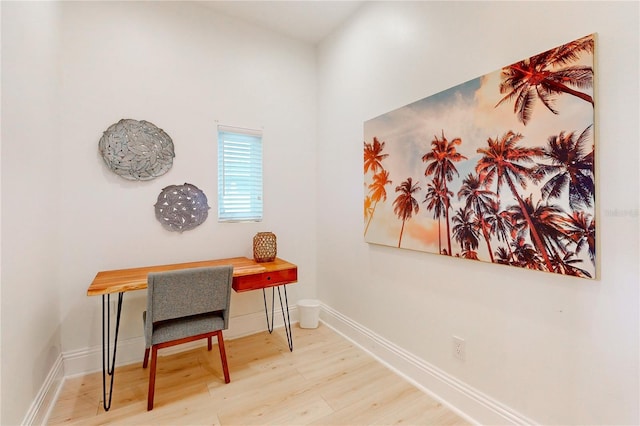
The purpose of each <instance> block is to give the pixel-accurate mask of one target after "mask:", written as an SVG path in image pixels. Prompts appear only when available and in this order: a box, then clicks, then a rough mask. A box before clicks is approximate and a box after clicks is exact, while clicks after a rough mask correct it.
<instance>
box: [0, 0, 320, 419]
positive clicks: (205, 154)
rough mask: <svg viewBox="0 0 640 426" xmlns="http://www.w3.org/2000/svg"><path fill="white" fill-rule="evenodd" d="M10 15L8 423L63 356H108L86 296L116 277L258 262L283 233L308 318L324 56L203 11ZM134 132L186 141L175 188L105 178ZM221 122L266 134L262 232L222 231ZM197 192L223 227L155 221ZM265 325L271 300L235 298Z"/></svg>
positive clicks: (132, 336)
mask: <svg viewBox="0 0 640 426" xmlns="http://www.w3.org/2000/svg"><path fill="white" fill-rule="evenodd" d="M2 8H3V9H2V19H3V21H2V24H3V25H2V64H3V65H2V66H3V69H2V71H3V75H2V78H3V85H2V91H3V93H2V94H3V99H2V102H3V103H2V107H3V108H2V137H3V146H2V148H3V152H2V173H3V176H2V178H3V179H2V184H3V186H2V207H3V211H2V238H3V239H2V248H3V250H2V252H3V257H2V291H3V293H2V337H3V342H4V344H3V346H2V379H3V383H2V394H3V397H4V398H3V401H2V404H3V410H2V411H3V412H2V414H3V418H2V421H1V423H2V424H16V423H19V422H20V421H21V420H22V418H23V416H24V413H25V412H26V411H27V408H28V407H29V404H30V403H31V402H32V401H33V400H34V397H35V395H36V393H37V392H38V389H39V388H40V386H41V385H42V383H43V381H44V376H45V375H46V373H47V372H48V371H49V369H51V367H52V364H53V362H54V361H53V360H52V359H51V357H50V356H49V355H50V353H51V354H53V355H55V356H57V355H59V354H60V352H61V351H62V353H77V352H78V351H80V352H82V351H85V352H86V351H87V350H88V349H90V350H94V349H97V348H99V347H100V344H101V331H100V330H101V325H100V298H98V297H87V296H86V291H87V287H88V285H89V284H90V282H91V280H92V279H93V278H94V276H95V274H96V272H98V271H100V270H107V269H116V268H126V267H133V266H142V265H153V264H163V263H174V262H183V261H191V260H201V259H210V258H221V257H233V256H249V257H250V256H251V255H252V251H251V244H252V237H253V235H254V234H255V233H256V232H259V231H273V232H275V233H276V235H277V238H278V255H279V256H280V257H283V258H285V259H287V260H290V261H292V262H294V263H296V264H298V266H299V282H298V284H296V285H295V286H291V287H290V292H289V300H290V303H291V304H295V301H296V300H297V299H298V298H302V297H315V294H316V289H315V275H316V273H315V258H316V255H315V246H316V245H315V235H316V232H315V211H316V209H315V193H316V191H315V179H316V172H315V170H316V164H315V135H316V128H315V127H316V90H315V87H316V63H315V52H314V49H313V48H312V47H311V46H310V45H308V44H305V43H302V42H298V41H295V40H292V39H288V38H285V37H281V36H278V35H275V34H273V33H271V32H268V31H263V30H261V29H258V28H255V27H252V26H249V25H247V24H243V23H241V22H238V21H234V20H232V19H228V18H225V17H223V16H221V15H216V14H213V13H212V12H211V11H210V10H209V9H207V8H205V7H203V6H201V5H198V4H193V3H187V2H60V3H7V2H3V3H2ZM121 118H133V119H138V120H147V121H150V122H152V123H154V124H156V125H157V126H159V127H161V128H162V129H164V130H165V131H166V132H167V133H168V134H169V135H170V136H171V138H172V139H173V142H174V144H175V151H176V158H175V160H174V164H173V168H172V169H171V170H170V171H169V172H168V173H167V174H166V175H163V176H162V177H159V178H157V179H154V180H151V181H147V182H131V181H127V180H125V179H123V178H120V177H119V176H116V175H115V174H113V173H112V172H111V171H109V170H108V169H107V168H106V167H105V165H104V164H103V162H102V159H101V158H100V156H99V153H98V140H99V139H100V137H101V136H102V132H103V131H104V130H106V128H107V127H108V126H110V125H111V124H113V123H115V122H117V121H118V120H120V119H121ZM217 123H220V124H227V125H235V126H242V127H253V128H262V129H263V133H264V136H263V141H264V159H265V170H264V183H265V193H264V203H265V218H264V221H263V222H262V223H256V224H219V223H217V220H216V207H217V205H216V198H217V195H216V191H217V190H216V188H217V177H216V176H217V172H216V164H217V162H216V143H215V135H216V125H217ZM185 182H189V183H192V184H194V185H196V186H198V187H199V188H200V189H202V190H203V191H204V192H205V194H206V195H207V196H208V200H209V205H210V206H211V210H210V211H209V217H208V219H207V220H206V222H204V223H203V224H202V225H200V226H199V227H197V228H195V229H193V230H190V231H186V232H184V233H182V234H179V233H173V232H169V231H166V230H165V229H164V228H163V227H162V226H161V225H160V223H159V222H158V221H157V220H156V218H155V215H154V208H153V206H154V204H155V202H156V199H157V196H158V194H159V193H160V191H161V190H162V188H164V187H166V186H168V185H173V184H182V183H185ZM144 305H145V294H144V292H138V294H136V293H130V294H127V295H126V296H125V306H124V312H123V319H122V325H121V330H120V339H121V342H122V343H126V342H127V340H139V339H140V337H141V336H142V320H141V313H142V310H143V309H144ZM262 310H263V305H262V297H261V295H260V294H259V293H258V292H250V293H243V294H240V295H237V294H234V295H233V296H232V313H231V316H232V318H231V326H232V327H233V325H234V324H235V323H237V321H239V320H241V319H242V317H243V316H247V315H252V314H260V315H263V314H262ZM261 325H263V324H261ZM142 355H143V353H142V351H141V352H140V358H142ZM55 356H54V358H55ZM9 395H10V396H11V397H10V398H9V397H8V396H9Z"/></svg>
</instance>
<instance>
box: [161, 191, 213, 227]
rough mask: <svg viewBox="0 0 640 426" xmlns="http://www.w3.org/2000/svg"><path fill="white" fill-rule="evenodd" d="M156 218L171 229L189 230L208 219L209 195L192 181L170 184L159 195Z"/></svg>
mask: <svg viewBox="0 0 640 426" xmlns="http://www.w3.org/2000/svg"><path fill="white" fill-rule="evenodd" d="M154 207H155V209H156V218H157V219H158V220H159V221H160V223H161V224H162V226H163V227H165V229H168V230H169V231H178V232H183V231H188V230H189V229H193V228H195V227H196V226H198V225H200V224H202V223H203V222H204V221H205V220H207V215H208V214H209V205H208V204H207V196H206V195H204V192H202V191H201V190H200V189H198V188H197V187H196V186H194V185H191V184H190V183H185V184H184V185H170V186H167V187H166V188H164V189H163V190H162V192H161V193H160V195H158V201H157V202H156V204H155V206H154Z"/></svg>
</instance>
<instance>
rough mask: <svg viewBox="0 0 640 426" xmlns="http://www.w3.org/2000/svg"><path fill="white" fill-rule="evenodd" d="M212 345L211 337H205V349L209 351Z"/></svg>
mask: <svg viewBox="0 0 640 426" xmlns="http://www.w3.org/2000/svg"><path fill="white" fill-rule="evenodd" d="M212 347H213V345H212V344H211V336H209V337H207V349H208V350H211V348H212Z"/></svg>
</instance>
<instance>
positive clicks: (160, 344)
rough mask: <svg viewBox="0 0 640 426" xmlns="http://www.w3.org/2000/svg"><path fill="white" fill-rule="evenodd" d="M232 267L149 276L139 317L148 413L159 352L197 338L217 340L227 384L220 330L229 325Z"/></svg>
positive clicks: (227, 373) (187, 270)
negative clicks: (146, 377)
mask: <svg viewBox="0 0 640 426" xmlns="http://www.w3.org/2000/svg"><path fill="white" fill-rule="evenodd" d="M232 280H233V266H231V265H225V266H215V267H204V268H190V269H180V270H176V271H166V272H156V273H150V274H149V276H148V288H147V310H146V311H145V312H144V313H143V314H142V319H143V322H144V336H145V342H146V349H145V353H144V361H143V364H142V367H143V368H146V367H147V363H148V361H149V351H151V370H150V372H149V395H148V399H147V410H151V409H153V396H154V392H155V381H156V363H157V359H158V349H161V348H166V347H169V346H174V345H179V344H182V343H187V342H192V341H194V340H198V339H205V338H206V339H207V341H208V348H209V350H211V347H212V345H211V337H213V336H217V337H218V347H219V349H220V358H221V359H222V370H223V371H224V381H225V383H229V381H230V379H229V368H228V366H227V357H226V354H225V350H224V340H223V338H222V330H225V329H226V328H227V327H228V324H229V300H230V298H231V282H232Z"/></svg>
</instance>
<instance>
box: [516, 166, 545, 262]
mask: <svg viewBox="0 0 640 426" xmlns="http://www.w3.org/2000/svg"><path fill="white" fill-rule="evenodd" d="M505 178H506V180H507V183H508V185H509V188H510V189H511V192H512V193H513V195H514V197H516V199H517V200H518V205H519V206H520V210H521V211H522V215H523V216H524V218H525V220H526V221H527V224H528V225H529V230H530V232H531V236H532V237H533V243H534V244H535V246H536V248H537V249H538V252H540V254H541V255H542V258H543V259H544V263H545V265H546V266H547V270H548V271H549V272H552V271H553V267H552V266H551V260H549V254H548V253H547V250H546V248H545V246H544V244H542V239H541V238H540V235H538V230H537V229H536V228H535V227H534V226H533V221H532V220H531V216H529V213H528V212H527V208H526V206H525V205H524V202H523V201H522V198H520V195H519V194H518V191H516V187H515V185H514V184H513V182H512V181H511V178H509V175H507V174H505Z"/></svg>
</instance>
